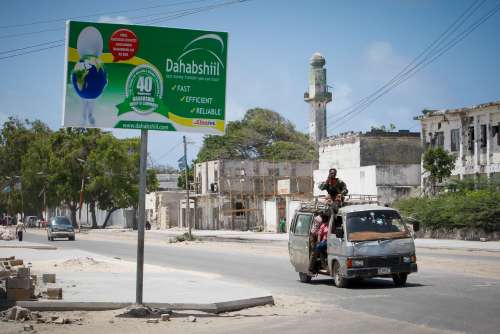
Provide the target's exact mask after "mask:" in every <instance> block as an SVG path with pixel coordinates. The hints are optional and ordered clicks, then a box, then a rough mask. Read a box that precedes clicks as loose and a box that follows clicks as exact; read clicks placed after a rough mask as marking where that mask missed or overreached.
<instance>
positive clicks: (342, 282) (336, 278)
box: [333, 262, 349, 288]
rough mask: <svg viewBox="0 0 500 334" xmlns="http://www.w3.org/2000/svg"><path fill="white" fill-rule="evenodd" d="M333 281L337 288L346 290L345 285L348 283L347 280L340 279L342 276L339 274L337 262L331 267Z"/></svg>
mask: <svg viewBox="0 0 500 334" xmlns="http://www.w3.org/2000/svg"><path fill="white" fill-rule="evenodd" d="M333 280H334V282H335V286H336V287H337V288H347V285H348V283H349V281H348V280H347V278H345V277H342V275H341V274H340V265H339V263H338V262H335V264H334V265H333Z"/></svg>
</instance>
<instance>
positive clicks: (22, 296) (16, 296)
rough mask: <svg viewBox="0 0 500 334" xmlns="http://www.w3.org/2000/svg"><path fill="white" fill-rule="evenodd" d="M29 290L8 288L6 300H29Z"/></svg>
mask: <svg viewBox="0 0 500 334" xmlns="http://www.w3.org/2000/svg"><path fill="white" fill-rule="evenodd" d="M30 299H31V290H29V289H28V290H26V289H8V288H7V300H30Z"/></svg>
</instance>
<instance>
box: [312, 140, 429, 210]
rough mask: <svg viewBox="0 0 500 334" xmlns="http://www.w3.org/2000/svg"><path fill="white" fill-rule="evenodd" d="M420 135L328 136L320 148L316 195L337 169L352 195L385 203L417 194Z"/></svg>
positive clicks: (316, 173) (420, 150)
mask: <svg viewBox="0 0 500 334" xmlns="http://www.w3.org/2000/svg"><path fill="white" fill-rule="evenodd" d="M421 154H422V148H421V143H420V134H419V133H418V132H409V131H405V130H400V131H399V132H385V131H371V132H367V133H360V132H358V133H354V132H351V133H346V134H340V135H338V136H334V137H329V138H327V139H325V140H324V141H323V142H321V144H320V146H319V169H318V170H315V171H314V183H315V187H314V195H315V196H318V195H320V194H326V193H325V192H324V191H320V190H319V189H318V186H319V184H320V183H321V182H323V181H325V180H326V178H327V176H328V170H329V169H330V168H336V169H337V171H338V177H339V178H340V179H341V180H343V181H344V182H345V183H346V185H347V188H348V190H349V193H350V194H362V195H377V197H378V200H379V201H380V202H381V203H382V204H390V203H392V202H393V201H395V200H396V199H398V198H401V197H407V196H412V195H416V194H418V189H419V186H420V159H421Z"/></svg>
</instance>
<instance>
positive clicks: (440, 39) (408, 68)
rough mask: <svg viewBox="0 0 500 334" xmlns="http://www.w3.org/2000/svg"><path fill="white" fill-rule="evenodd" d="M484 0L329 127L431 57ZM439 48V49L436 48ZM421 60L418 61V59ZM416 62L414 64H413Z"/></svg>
mask: <svg viewBox="0 0 500 334" xmlns="http://www.w3.org/2000/svg"><path fill="white" fill-rule="evenodd" d="M485 1H486V0H482V1H480V0H476V1H475V2H474V3H473V4H472V5H471V6H469V7H467V9H466V10H465V11H464V12H463V13H462V14H461V15H460V16H459V17H458V18H457V19H456V20H455V21H454V22H453V23H452V24H451V25H450V26H449V27H448V28H447V29H446V30H445V31H444V32H443V33H441V35H440V36H439V37H438V38H437V39H435V40H434V41H433V42H432V43H431V44H430V45H428V46H427V47H426V48H425V49H424V50H423V51H422V52H421V53H420V54H419V55H418V56H417V57H415V58H414V59H413V60H412V61H411V62H410V63H409V64H407V65H406V67H405V68H403V69H402V70H401V71H400V72H399V73H398V74H396V75H395V76H394V77H393V78H392V79H391V80H389V81H388V82H387V83H385V84H384V85H383V86H381V87H380V88H379V89H377V90H376V91H374V92H373V93H372V94H370V95H368V96H367V97H365V98H363V99H361V100H359V101H358V102H356V103H355V104H353V105H352V106H349V107H348V108H345V109H344V110H342V111H341V112H340V113H345V114H344V115H340V117H337V118H336V119H332V120H331V121H330V122H329V123H330V125H329V126H330V127H331V126H332V123H333V122H335V123H337V122H339V121H341V120H342V119H345V118H346V117H347V116H349V115H350V114H351V113H352V112H355V111H356V110H357V109H359V108H363V107H364V106H365V105H366V104H371V103H372V99H373V98H374V97H376V96H377V95H378V94H379V93H380V92H381V91H384V89H385V88H387V87H389V86H390V85H392V84H393V83H394V82H396V81H398V80H399V79H401V78H403V77H405V76H406V75H408V73H409V72H411V70H412V69H413V68H415V67H418V66H419V65H420V64H421V63H422V62H423V61H425V60H427V59H428V57H430V56H431V57H432V54H433V53H434V52H436V49H437V48H439V44H438V43H440V42H441V43H442V42H444V41H445V40H446V39H447V38H448V37H449V36H450V35H451V34H453V33H454V32H456V30H457V29H459V28H460V27H461V26H462V25H463V24H464V23H465V22H466V21H467V20H468V19H469V18H470V16H471V15H473V14H474V13H475V12H476V11H477V10H478V9H479V8H480V7H481V6H482V5H483V4H484V2H485ZM437 50H439V49H437ZM422 57H423V59H422V60H420V61H419V59H421V58H422ZM415 63H417V64H416V65H414V64H415ZM349 110H351V112H349Z"/></svg>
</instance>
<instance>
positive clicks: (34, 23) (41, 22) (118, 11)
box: [0, 0, 207, 29]
mask: <svg viewBox="0 0 500 334" xmlns="http://www.w3.org/2000/svg"><path fill="white" fill-rule="evenodd" d="M204 1H207V0H190V1H179V2H174V3H171V4H161V5H154V6H147V7H138V8H131V9H122V10H115V11H110V12H98V13H94V14H88V15H79V16H70V17H64V18H57V19H48V20H40V21H33V22H26V23H18V24H11V25H5V26H0V29H10V28H17V27H26V26H32V25H37V24H45V23H54V22H63V21H66V20H74V19H83V18H88V17H94V16H100V15H113V14H123V13H128V12H135V11H141V10H148V9H156V8H162V7H173V6H177V5H185V4H190V3H196V2H204Z"/></svg>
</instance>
